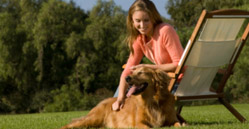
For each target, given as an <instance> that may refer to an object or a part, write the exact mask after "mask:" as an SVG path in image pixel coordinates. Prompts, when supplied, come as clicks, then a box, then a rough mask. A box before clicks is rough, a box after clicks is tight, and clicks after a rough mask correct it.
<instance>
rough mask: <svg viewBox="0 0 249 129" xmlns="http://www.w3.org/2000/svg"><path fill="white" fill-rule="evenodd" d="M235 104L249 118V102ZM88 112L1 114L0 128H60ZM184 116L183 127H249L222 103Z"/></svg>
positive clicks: (190, 109) (191, 110) (192, 108)
mask: <svg viewBox="0 0 249 129" xmlns="http://www.w3.org/2000/svg"><path fill="white" fill-rule="evenodd" d="M233 106H234V107H235V108H236V109H237V110H238V111H239V112H240V113H241V114H242V115H243V116H244V117H245V118H246V119H247V120H249V110H248V109H249V104H235V105H233ZM87 112H88V111H82V112H59V113H40V114H22V115H0V129H58V128H60V127H61V126H62V125H65V124H67V123H68V122H70V121H71V120H72V119H73V118H78V117H81V116H83V115H86V114H87ZM182 116H183V117H184V118H185V119H186V120H187V122H188V124H189V126H187V127H182V128H183V129H185V128H186V129H249V122H245V123H243V124H242V123H240V122H239V121H238V120H237V119H236V118H235V117H234V116H233V115H232V114H231V113H230V112H229V111H228V110H227V109H226V108H225V107H224V106H222V105H211V106H190V107H183V110H182ZM171 128H173V127H171Z"/></svg>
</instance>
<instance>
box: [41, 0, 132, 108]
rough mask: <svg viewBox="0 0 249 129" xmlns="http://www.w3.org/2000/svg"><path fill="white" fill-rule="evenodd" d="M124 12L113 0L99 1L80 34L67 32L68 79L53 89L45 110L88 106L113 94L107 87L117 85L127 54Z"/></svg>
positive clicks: (113, 87)
mask: <svg viewBox="0 0 249 129" xmlns="http://www.w3.org/2000/svg"><path fill="white" fill-rule="evenodd" d="M124 14H125V12H124V11H122V10H121V9H120V8H119V7H117V6H116V5H115V3H114V2H113V1H109V2H105V1H104V2H103V1H100V0H99V1H98V3H97V5H96V6H95V7H94V8H93V9H92V10H91V12H90V14H89V17H88V18H87V22H88V23H89V24H88V25H87V27H86V30H85V32H84V33H83V36H81V35H77V34H76V33H71V35H70V37H69V38H68V39H67V40H66V46H67V47H66V48H67V55H68V57H70V58H72V59H76V63H75V64H74V68H73V71H72V73H71V75H70V76H69V77H68V79H69V81H68V82H67V83H66V84H65V85H64V86H63V87H62V88H61V89H60V90H54V91H53V94H54V97H53V102H51V103H50V104H48V105H47V106H46V107H45V111H65V110H78V109H90V108H92V107H93V106H95V105H96V104H97V103H98V102H99V101H100V100H101V99H103V98H106V97H109V96H110V95H112V94H113V93H112V92H110V90H115V89H116V88H117V86H118V81H119V76H120V74H121V71H122V68H121V66H122V65H123V64H124V63H125V61H126V56H124V55H128V51H127V50H128V49H124V47H125V45H123V44H122V42H123V40H124V34H125V24H124V23H125V15H124ZM81 37H83V38H81ZM107 89H108V90H107ZM100 91H102V92H100ZM65 96H67V97H66V98H65ZM61 107H63V108H61Z"/></svg>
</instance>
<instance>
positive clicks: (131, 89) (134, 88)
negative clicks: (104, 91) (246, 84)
mask: <svg viewBox="0 0 249 129" xmlns="http://www.w3.org/2000/svg"><path fill="white" fill-rule="evenodd" d="M136 89H137V88H136V87H135V86H132V87H131V88H130V89H129V91H128V93H127V94H126V97H130V96H131V95H132V94H133V93H135V91H136Z"/></svg>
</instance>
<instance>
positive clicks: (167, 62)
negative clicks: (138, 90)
mask: <svg viewBox="0 0 249 129" xmlns="http://www.w3.org/2000/svg"><path fill="white" fill-rule="evenodd" d="M127 30H128V37H127V42H128V46H129V49H130V56H129V59H128V61H127V63H126V67H125V69H124V71H123V72H122V75H121V77H120V82H119V94H118V98H117V101H116V102H114V103H113V104H112V109H113V110H119V109H120V108H122V107H123V106H124V100H125V97H126V96H127V97H129V96H130V95H131V94H132V91H133V89H130V90H129V92H128V94H127V95H126V91H127V88H128V85H127V84H126V82H125V77H126V76H127V75H129V74H130V73H131V72H132V70H135V69H136V68H138V67H141V66H145V67H151V68H155V69H157V68H159V69H162V70H164V71H166V72H172V71H175V69H176V67H177V64H178V62H179V61H180V58H181V55H182V53H183V48H182V46H181V43H180V40H179V37H178V35H177V33H176V32H175V30H174V28H173V27H172V26H170V25H169V24H166V23H163V22H162V19H161V17H160V14H159V13H158V11H157V9H156V7H155V5H154V3H153V2H151V1H150V0H136V1H135V2H134V3H133V4H132V5H131V7H130V9H129V12H128V16H127ZM143 56H146V57H147V58H148V59H149V60H150V61H152V62H153V63H154V64H140V65H139V63H140V61H141V60H142V58H143Z"/></svg>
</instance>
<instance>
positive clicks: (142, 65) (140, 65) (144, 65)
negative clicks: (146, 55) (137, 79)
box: [131, 64, 148, 71]
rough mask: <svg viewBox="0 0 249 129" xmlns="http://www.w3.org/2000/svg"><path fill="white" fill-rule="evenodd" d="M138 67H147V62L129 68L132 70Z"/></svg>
mask: <svg viewBox="0 0 249 129" xmlns="http://www.w3.org/2000/svg"><path fill="white" fill-rule="evenodd" d="M139 67H148V64H139V65H136V66H132V67H131V70H132V71H134V70H135V69H137V68H139Z"/></svg>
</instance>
